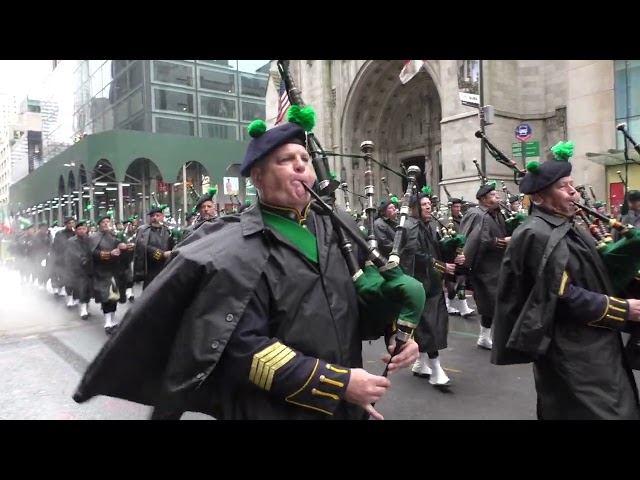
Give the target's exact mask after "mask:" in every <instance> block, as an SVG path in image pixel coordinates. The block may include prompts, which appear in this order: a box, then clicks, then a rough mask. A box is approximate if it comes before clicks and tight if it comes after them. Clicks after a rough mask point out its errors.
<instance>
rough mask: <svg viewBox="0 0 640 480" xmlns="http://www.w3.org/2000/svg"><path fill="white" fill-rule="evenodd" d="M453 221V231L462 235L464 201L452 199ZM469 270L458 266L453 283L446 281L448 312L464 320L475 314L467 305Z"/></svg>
mask: <svg viewBox="0 0 640 480" xmlns="http://www.w3.org/2000/svg"><path fill="white" fill-rule="evenodd" d="M449 203H450V204H451V219H452V220H453V230H454V231H455V232H456V233H461V227H460V222H461V221H462V199H461V198H456V197H451V198H449ZM468 276H469V269H468V268H467V267H465V266H464V265H456V270H455V272H454V274H453V276H452V277H453V281H451V280H450V279H445V280H446V288H447V300H448V303H447V310H448V311H449V313H452V312H455V313H457V314H458V315H460V316H462V317H463V318H467V317H469V316H471V315H473V314H474V312H475V310H474V309H472V308H471V307H469V305H468V303H467V295H466V291H467V287H468Z"/></svg>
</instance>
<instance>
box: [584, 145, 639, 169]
mask: <svg viewBox="0 0 640 480" xmlns="http://www.w3.org/2000/svg"><path fill="white" fill-rule="evenodd" d="M585 155H586V157H587V160H591V161H592V162H595V163H597V164H599V165H604V166H605V167H613V166H616V165H624V164H625V156H624V152H623V151H622V150H614V149H610V150H607V151H606V152H602V153H593V152H587V153H586V154H585ZM629 159H630V161H629V163H630V164H632V163H636V162H637V163H638V164H639V165H640V155H639V154H638V152H636V151H635V150H634V149H633V148H631V149H629Z"/></svg>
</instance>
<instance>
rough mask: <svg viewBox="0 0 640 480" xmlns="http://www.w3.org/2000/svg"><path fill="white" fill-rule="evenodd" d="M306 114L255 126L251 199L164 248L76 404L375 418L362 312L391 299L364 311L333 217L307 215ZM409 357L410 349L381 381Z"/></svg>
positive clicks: (375, 385) (383, 385)
mask: <svg viewBox="0 0 640 480" xmlns="http://www.w3.org/2000/svg"><path fill="white" fill-rule="evenodd" d="M307 108H308V107H307ZM302 113H304V115H303V114H302ZM302 113H301V112H300V109H297V108H296V106H295V105H294V106H292V107H291V108H290V110H289V123H285V124H282V125H279V126H277V127H274V128H271V129H270V130H267V128H266V125H265V123H264V122H262V121H259V120H258V121H254V122H252V124H251V125H250V126H249V134H250V136H251V137H252V140H251V142H250V144H249V146H248V149H247V153H246V157H245V159H244V162H243V164H242V167H241V173H242V175H243V176H245V177H250V178H251V181H252V183H253V185H255V187H256V189H257V191H258V199H259V200H258V202H256V203H255V204H253V205H252V206H251V207H250V208H247V209H246V210H245V211H243V212H242V214H241V215H229V216H223V217H221V218H220V219H219V221H215V222H207V223H205V224H203V225H202V226H201V227H200V228H199V229H198V230H196V231H195V232H194V233H193V234H191V235H190V236H189V238H187V239H186V240H185V241H184V243H183V244H181V245H180V246H179V247H178V248H177V249H176V250H174V255H173V258H172V259H171V260H170V261H169V263H168V265H167V267H166V268H165V269H164V270H163V271H162V272H161V273H160V275H159V276H158V277H156V279H155V280H154V281H153V282H152V283H151V284H150V285H149V287H148V288H147V290H146V291H145V294H144V295H143V296H142V297H141V300H140V301H139V302H136V303H135V304H134V305H133V306H132V307H131V308H130V309H129V311H128V313H127V316H126V317H125V320H124V322H123V327H122V329H121V330H120V331H119V332H118V335H117V336H116V337H114V338H113V339H112V341H110V342H108V343H107V344H106V345H105V346H104V348H103V350H102V351H101V352H100V354H99V355H98V357H97V358H96V359H95V361H94V362H93V363H92V364H91V365H90V366H89V369H88V370H87V372H86V373H85V375H84V378H83V379H82V382H81V384H80V386H79V387H78V390H77V392H76V395H75V396H74V399H75V400H76V401H79V402H84V401H87V400H89V399H90V398H92V397H93V396H96V395H109V396H115V397H119V398H124V399H127V400H130V401H134V402H139V403H144V404H148V405H154V406H156V408H157V409H158V410H160V411H163V412H174V413H175V414H174V415H169V416H168V417H172V418H179V417H180V414H181V412H182V411H199V412H203V413H206V414H209V415H213V416H214V417H216V418H217V419H221V420H227V419H329V418H335V419H365V418H368V416H369V415H372V416H373V417H375V418H382V417H381V415H380V414H379V413H378V412H377V411H376V410H375V409H374V408H373V406H372V405H371V404H372V403H373V402H376V401H378V400H380V399H381V398H382V397H383V396H384V394H385V393H386V391H387V389H388V388H389V385H390V382H389V379H388V378H385V377H384V376H380V375H375V374H371V373H369V372H367V371H366V370H364V369H363V368H362V366H363V359H362V352H361V349H362V336H361V328H362V327H363V324H364V323H366V322H367V318H366V317H364V316H362V315H361V311H363V310H361V309H363V308H367V307H369V308H373V309H376V310H378V311H379V310H381V309H384V308H385V306H386V307H387V308H389V307H392V305H393V304H394V298H393V297H388V298H383V297H380V298H379V299H378V302H377V303H375V304H370V305H367V304H366V303H364V302H362V298H361V297H359V292H362V290H358V289H357V288H356V286H355V285H356V283H354V279H353V278H352V275H351V273H350V271H349V268H348V267H347V262H345V257H344V256H343V253H342V251H341V249H340V245H339V242H338V239H337V235H336V230H335V228H334V224H333V221H334V218H333V217H331V216H330V215H325V214H321V213H316V211H314V210H312V204H311V202H310V193H309V192H308V190H307V189H308V188H311V187H310V186H311V185H313V184H314V178H315V175H314V169H313V168H312V163H311V161H310V154H309V153H308V152H307V149H306V148H305V141H306V133H305V130H306V131H307V132H308V131H310V129H311V127H312V123H311V122H310V117H311V119H313V117H312V116H311V115H310V113H309V111H308V110H307V111H306V112H302ZM311 113H312V112H311ZM298 114H299V115H300V116H296V115H298ZM298 123H300V125H305V128H302V127H301V126H300V125H299V124H298ZM310 123H311V126H310V125H309V124H310ZM303 184H304V185H305V186H303ZM338 215H340V218H342V219H343V221H348V222H351V225H353V219H352V218H351V217H350V216H349V215H348V214H347V213H345V212H339V213H338ZM354 229H355V227H354ZM355 231H356V232H357V230H355ZM354 249H355V250H357V247H356V246H354ZM360 253H361V255H360V257H361V258H362V257H363V255H362V252H360ZM361 264H362V266H363V268H364V258H362V260H361ZM397 272H398V274H399V275H400V277H399V278H401V279H403V281H405V285H406V286H407V287H409V286H410V287H411V288H413V287H414V286H415V285H414V284H413V283H412V282H410V281H409V280H413V279H410V278H409V277H406V276H404V275H403V274H402V273H401V272H400V271H399V270H398V271H397ZM360 273H362V272H360ZM358 279H359V280H366V275H360V276H359V277H358ZM418 286H419V285H418ZM361 287H362V285H361ZM405 293H407V294H409V293H410V292H409V290H406V291H405ZM369 298H370V299H371V298H373V296H371V297H369ZM416 298H418V301H417V303H416V305H415V306H413V307H412V308H417V306H418V305H419V307H420V310H421V307H422V305H421V304H420V301H419V299H420V298H421V299H422V301H424V296H422V297H420V296H418V297H416ZM403 301H404V302H405V303H404V305H409V303H406V302H407V301H408V298H407V297H405V299H404V300H403ZM405 313H406V312H405ZM414 313H417V314H418V315H419V311H417V312H414ZM396 318H398V317H396ZM369 320H371V319H369ZM397 325H398V329H400V326H401V322H400V320H398V323H397ZM398 331H399V330H398ZM389 333H390V332H389ZM381 334H382V333H381ZM388 341H389V342H391V345H393V342H394V336H389V337H388ZM390 350H391V353H393V347H390ZM416 357H417V345H416V344H415V342H414V341H413V340H410V339H408V340H407V342H406V343H404V347H403V348H402V349H401V350H400V352H399V353H397V355H394V356H393V357H392V358H393V359H392V360H391V363H390V364H389V366H388V369H389V372H393V371H395V370H397V369H398V368H402V367H406V366H408V365H410V364H411V363H412V362H413V361H414V360H415V359H416ZM387 361H389V359H388V358H387Z"/></svg>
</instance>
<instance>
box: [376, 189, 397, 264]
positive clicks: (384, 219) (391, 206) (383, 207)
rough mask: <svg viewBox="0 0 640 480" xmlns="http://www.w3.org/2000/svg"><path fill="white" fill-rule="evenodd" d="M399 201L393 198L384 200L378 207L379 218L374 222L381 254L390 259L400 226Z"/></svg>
mask: <svg viewBox="0 0 640 480" xmlns="http://www.w3.org/2000/svg"><path fill="white" fill-rule="evenodd" d="M397 220H398V199H397V198H396V197H391V198H390V199H389V200H382V201H381V202H380V205H378V218H376V220H375V222H374V230H375V235H376V240H377V241H378V248H379V249H380V253H381V254H382V255H384V256H385V257H388V256H389V254H390V253H391V249H392V248H393V239H394V238H395V236H396V227H397V226H398V222H397Z"/></svg>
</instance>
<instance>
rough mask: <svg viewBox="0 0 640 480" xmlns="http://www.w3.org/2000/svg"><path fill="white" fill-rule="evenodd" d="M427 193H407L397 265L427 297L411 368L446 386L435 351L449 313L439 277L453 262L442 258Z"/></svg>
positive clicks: (443, 338)
mask: <svg viewBox="0 0 640 480" xmlns="http://www.w3.org/2000/svg"><path fill="white" fill-rule="evenodd" d="M429 193H430V188H429V187H427V190H426V191H423V192H418V193H417V194H416V195H414V196H412V197H411V201H410V207H411V216H410V217H409V218H407V220H406V221H405V228H406V229H407V232H406V238H405V240H404V246H403V247H402V252H401V254H400V266H401V267H402V270H403V271H404V272H405V273H406V274H407V275H411V276H412V277H414V278H416V279H417V280H420V281H421V282H422V283H423V285H424V286H425V290H426V291H427V301H426V302H425V305H424V310H423V312H422V317H421V320H420V323H419V324H418V327H417V328H416V331H415V339H416V342H417V343H418V348H419V351H420V357H419V358H418V360H416V362H415V363H414V365H413V367H412V371H413V373H414V374H415V375H417V376H421V377H429V383H430V384H431V385H433V386H435V387H447V386H449V385H450V384H451V380H450V379H449V377H448V376H447V374H446V373H445V371H444V370H443V369H442V366H441V365H440V354H439V351H440V350H444V349H446V348H447V346H448V343H447V337H448V336H449V314H448V312H447V305H446V302H445V295H444V290H443V283H442V280H443V275H444V274H445V273H453V272H454V271H455V266H456V265H455V264H453V263H451V264H448V263H445V262H443V261H442V252H441V250H440V244H439V240H440V236H439V233H438V232H439V230H438V224H437V222H436V221H435V220H433V218H432V212H431V200H430V199H429ZM456 261H457V262H458V263H460V264H461V263H462V262H464V258H463V257H462V256H461V257H460V258H457V259H456ZM432 265H433V267H435V269H434V268H432ZM436 270H437V271H436Z"/></svg>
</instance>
